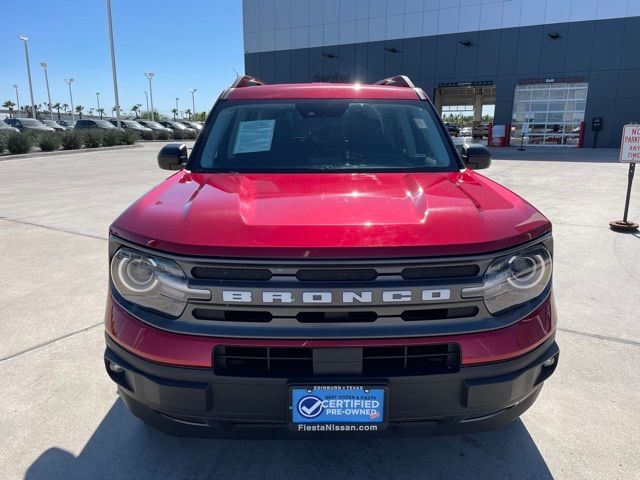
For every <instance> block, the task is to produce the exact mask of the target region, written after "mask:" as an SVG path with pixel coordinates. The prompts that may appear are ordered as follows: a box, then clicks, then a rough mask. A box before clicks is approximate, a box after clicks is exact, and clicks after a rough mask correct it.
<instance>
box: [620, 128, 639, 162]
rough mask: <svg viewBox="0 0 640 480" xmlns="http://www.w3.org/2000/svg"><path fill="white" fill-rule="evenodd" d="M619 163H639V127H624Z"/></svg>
mask: <svg viewBox="0 0 640 480" xmlns="http://www.w3.org/2000/svg"><path fill="white" fill-rule="evenodd" d="M620 161H621V162H624V163H638V162H640V125H625V126H624V130H623V131H622V146H621V148H620Z"/></svg>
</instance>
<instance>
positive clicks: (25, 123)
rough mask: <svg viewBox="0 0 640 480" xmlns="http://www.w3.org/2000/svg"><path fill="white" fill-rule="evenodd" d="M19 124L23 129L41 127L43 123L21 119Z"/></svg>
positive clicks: (31, 119) (30, 119)
mask: <svg viewBox="0 0 640 480" xmlns="http://www.w3.org/2000/svg"><path fill="white" fill-rule="evenodd" d="M20 123H21V124H22V126H23V127H42V125H43V123H42V122H41V121H40V120H35V119H33V118H21V119H20Z"/></svg>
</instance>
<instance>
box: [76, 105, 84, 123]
mask: <svg viewBox="0 0 640 480" xmlns="http://www.w3.org/2000/svg"><path fill="white" fill-rule="evenodd" d="M83 110H84V107H83V106H82V105H77V106H76V113H77V114H78V115H80V120H82V111H83Z"/></svg>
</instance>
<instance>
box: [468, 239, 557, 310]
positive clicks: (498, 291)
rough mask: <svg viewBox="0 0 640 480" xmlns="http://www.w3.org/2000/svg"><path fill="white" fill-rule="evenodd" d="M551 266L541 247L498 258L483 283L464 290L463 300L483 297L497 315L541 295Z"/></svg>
mask: <svg viewBox="0 0 640 480" xmlns="http://www.w3.org/2000/svg"><path fill="white" fill-rule="evenodd" d="M551 265H552V261H551V254H550V253H549V251H548V250H547V249H546V248H545V247H544V246H542V245H536V246H535V247H531V248H529V249H527V250H524V251H522V252H519V253H515V254H513V255H508V256H506V257H501V258H498V259H497V260H495V261H494V262H493V263H492V264H491V265H490V266H489V268H488V269H487V272H486V273H485V275H484V284H483V285H482V286H481V287H469V288H464V289H463V290H462V297H463V298H472V297H482V298H483V299H484V303H485V305H486V307H487V310H489V312H490V313H491V314H492V315H496V314H498V313H501V312H503V311H505V310H508V309H509V308H512V307H515V306H517V305H520V304H522V303H525V302H528V301H529V300H533V299H534V298H536V297H538V296H539V295H540V294H542V292H544V290H545V288H546V287H547V285H548V284H549V281H550V280H551V268H552V267H551Z"/></svg>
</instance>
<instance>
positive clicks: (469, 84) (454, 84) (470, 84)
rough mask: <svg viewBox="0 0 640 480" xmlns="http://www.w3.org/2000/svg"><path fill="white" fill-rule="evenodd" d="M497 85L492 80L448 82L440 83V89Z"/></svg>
mask: <svg viewBox="0 0 640 480" xmlns="http://www.w3.org/2000/svg"><path fill="white" fill-rule="evenodd" d="M493 85H495V83H494V82H492V81H490V80H484V81H482V82H448V83H439V84H438V87H439V88H447V87H488V86H493Z"/></svg>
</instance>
